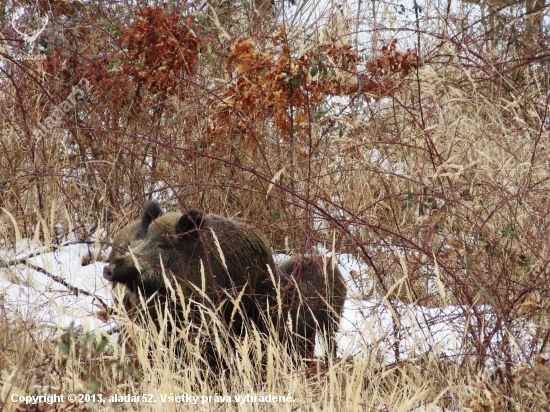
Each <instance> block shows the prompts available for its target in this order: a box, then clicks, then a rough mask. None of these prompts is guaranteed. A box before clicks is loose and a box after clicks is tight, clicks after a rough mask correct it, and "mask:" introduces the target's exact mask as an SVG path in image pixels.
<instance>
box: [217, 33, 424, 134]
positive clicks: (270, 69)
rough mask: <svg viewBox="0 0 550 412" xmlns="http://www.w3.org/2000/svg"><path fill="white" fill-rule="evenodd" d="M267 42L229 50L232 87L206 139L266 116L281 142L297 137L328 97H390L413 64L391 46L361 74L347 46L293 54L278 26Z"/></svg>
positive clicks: (243, 127)
mask: <svg viewBox="0 0 550 412" xmlns="http://www.w3.org/2000/svg"><path fill="white" fill-rule="evenodd" d="M271 43H272V46H264V47H260V46H259V45H258V41H257V38H256V37H255V36H251V37H249V38H246V39H242V40H239V41H238V42H237V43H236V44H235V45H234V46H233V47H232V49H231V54H230V55H229V56H228V57H227V67H226V70H227V72H228V73H229V74H230V76H231V78H232V79H233V82H232V83H231V84H230V86H229V87H228V89H227V91H226V92H225V93H224V95H223V97H222V101H221V103H219V104H218V111H217V113H216V114H215V115H214V116H213V117H212V119H213V121H212V123H211V126H210V130H209V131H210V133H211V134H212V133H213V134H226V133H228V132H229V131H230V130H229V129H232V128H233V127H235V126H236V127H237V128H239V124H240V129H241V130H239V131H240V132H242V133H246V132H247V130H249V125H251V124H254V123H255V122H257V121H259V120H261V119H265V118H266V117H270V118H272V119H273V123H274V125H275V126H276V128H277V129H278V130H279V131H280V132H281V135H282V136H283V137H287V138H288V136H290V135H291V134H294V135H296V134H298V135H303V133H302V132H303V131H304V130H305V129H306V128H307V126H308V124H310V122H311V121H312V111H313V110H314V108H316V107H318V106H319V105H321V104H322V103H324V102H325V101H326V100H327V99H328V98H329V97H331V96H348V97H352V98H355V97H358V96H368V97H369V98H374V99H380V98H382V97H384V96H388V95H391V94H392V93H394V92H396V91H397V90H398V89H399V88H400V87H401V86H402V80H403V78H404V76H406V75H408V74H409V73H410V71H411V70H412V69H413V68H415V67H418V65H419V61H418V58H417V56H416V54H415V53H414V52H412V51H410V50H408V51H407V52H405V53H400V52H399V51H397V48H396V41H393V42H392V43H391V44H390V46H389V47H385V48H384V49H383V50H382V54H381V55H380V56H377V57H375V58H372V59H368V60H367V62H366V64H365V66H364V67H365V69H363V70H361V69H360V67H359V62H360V60H361V59H360V56H359V53H358V51H357V50H356V49H354V48H352V47H351V46H350V45H343V46H337V45H335V44H322V45H320V46H318V47H316V48H314V49H311V50H309V51H306V52H304V53H302V54H300V55H295V54H294V53H293V51H292V50H291V47H290V46H289V44H288V41H287V36H286V31H285V27H284V26H281V29H280V31H279V32H278V33H276V34H275V35H273V36H272V38H271ZM232 130H234V128H233V129H232Z"/></svg>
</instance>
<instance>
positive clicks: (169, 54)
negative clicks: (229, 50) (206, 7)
mask: <svg viewBox="0 0 550 412" xmlns="http://www.w3.org/2000/svg"><path fill="white" fill-rule="evenodd" d="M137 16H138V18H137V20H136V22H135V24H134V25H133V26H132V27H130V28H127V29H126V30H124V33H123V36H122V41H121V45H122V46H123V47H124V48H126V49H127V50H128V59H127V61H126V62H125V64H124V73H125V74H127V75H129V76H131V77H132V78H133V79H134V81H135V82H136V83H137V84H139V85H142V86H143V87H144V88H145V89H146V90H148V91H150V92H151V93H158V92H161V93H166V92H171V93H170V94H178V93H174V92H175V91H176V90H180V89H181V88H180V87H179V86H180V84H181V82H182V79H183V78H185V76H193V75H194V74H195V73H196V70H197V60H198V55H199V47H200V44H201V41H200V39H199V38H198V37H197V36H196V35H195V34H194V32H193V30H192V29H191V27H192V24H193V20H192V18H191V17H190V16H188V17H187V19H186V21H185V24H182V22H181V21H180V17H179V16H178V15H177V14H175V13H172V14H170V15H166V14H165V13H164V11H163V9H162V8H152V7H147V8H146V9H145V10H143V11H141V12H139V13H137Z"/></svg>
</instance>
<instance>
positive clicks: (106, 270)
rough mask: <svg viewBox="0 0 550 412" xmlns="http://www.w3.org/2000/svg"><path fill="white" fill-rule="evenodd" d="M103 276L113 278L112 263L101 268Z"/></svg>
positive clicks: (108, 278)
mask: <svg viewBox="0 0 550 412" xmlns="http://www.w3.org/2000/svg"><path fill="white" fill-rule="evenodd" d="M103 277H104V278H105V279H107V280H109V281H111V280H113V268H112V265H107V266H105V267H104V268H103Z"/></svg>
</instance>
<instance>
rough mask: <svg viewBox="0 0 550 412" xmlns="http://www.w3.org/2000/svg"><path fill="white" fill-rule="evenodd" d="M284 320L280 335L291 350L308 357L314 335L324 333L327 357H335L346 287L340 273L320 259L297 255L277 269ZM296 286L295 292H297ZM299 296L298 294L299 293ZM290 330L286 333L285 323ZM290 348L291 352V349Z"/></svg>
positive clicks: (280, 325) (313, 345) (280, 326)
mask: <svg viewBox="0 0 550 412" xmlns="http://www.w3.org/2000/svg"><path fill="white" fill-rule="evenodd" d="M279 273H280V276H281V295H282V300H283V312H282V315H283V319H282V322H281V320H279V334H280V337H281V339H284V337H285V336H287V337H288V340H290V342H289V343H291V345H290V349H291V350H292V349H294V350H297V351H298V353H299V355H300V356H302V357H304V358H305V357H311V356H312V355H313V350H314V347H315V335H316V332H318V331H320V332H322V333H323V336H324V341H325V345H326V350H327V356H333V357H336V337H335V334H336V331H337V330H338V327H339V324H340V317H341V316H342V309H343V307H344V301H345V298H346V293H347V286H346V283H345V282H344V278H343V277H342V274H341V273H340V270H339V269H338V267H337V266H336V265H334V268H333V267H332V265H331V262H330V261H328V262H327V263H326V267H325V265H324V264H323V260H322V258H321V257H320V256H316V257H314V256H311V255H303V256H302V255H297V256H294V257H292V258H290V259H288V260H286V261H285V262H283V263H281V264H280V265H279ZM296 285H297V286H298V290H297V289H296ZM298 292H299V293H298ZM289 314H290V320H291V321H290V324H291V325H292V330H288V319H289ZM292 347H293V348H292Z"/></svg>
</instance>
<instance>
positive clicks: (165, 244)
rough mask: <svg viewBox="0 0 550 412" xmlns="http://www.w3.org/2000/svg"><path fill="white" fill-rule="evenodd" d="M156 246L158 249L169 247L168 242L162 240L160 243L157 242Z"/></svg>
mask: <svg viewBox="0 0 550 412" xmlns="http://www.w3.org/2000/svg"><path fill="white" fill-rule="evenodd" d="M158 247H159V249H169V248H170V244H169V243H165V242H162V243H159V244H158Z"/></svg>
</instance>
